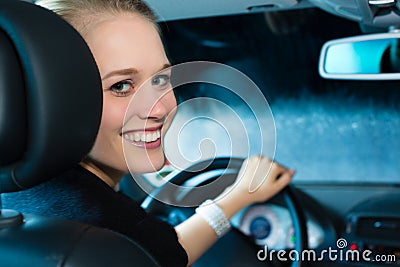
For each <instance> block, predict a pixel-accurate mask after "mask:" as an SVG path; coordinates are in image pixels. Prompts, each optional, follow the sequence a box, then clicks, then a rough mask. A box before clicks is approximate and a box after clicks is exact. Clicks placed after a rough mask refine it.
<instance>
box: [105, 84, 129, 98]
mask: <svg viewBox="0 0 400 267" xmlns="http://www.w3.org/2000/svg"><path fill="white" fill-rule="evenodd" d="M110 90H111V91H112V92H113V93H114V94H116V95H117V96H125V95H127V94H129V93H130V92H131V91H132V90H133V84H132V82H130V81H121V82H117V83H115V84H113V85H111V87H110Z"/></svg>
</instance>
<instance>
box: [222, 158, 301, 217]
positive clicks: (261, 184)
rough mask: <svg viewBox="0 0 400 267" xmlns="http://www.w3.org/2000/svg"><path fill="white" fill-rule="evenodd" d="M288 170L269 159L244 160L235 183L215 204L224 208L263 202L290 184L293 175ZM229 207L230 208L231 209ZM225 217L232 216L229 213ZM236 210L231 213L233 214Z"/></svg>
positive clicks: (292, 171) (292, 172)
mask: <svg viewBox="0 0 400 267" xmlns="http://www.w3.org/2000/svg"><path fill="white" fill-rule="evenodd" d="M294 173H295V172H294V170H290V169H288V168H286V167H284V166H282V165H280V164H278V163H276V162H274V161H272V160H271V159H269V158H266V157H262V156H253V157H250V158H248V159H246V160H245V161H244V162H243V164H242V167H241V169H240V171H239V174H238V177H237V178H236V180H235V182H234V183H233V184H232V185H231V186H230V187H228V188H227V189H226V190H225V191H224V192H223V193H222V194H221V195H220V196H219V197H218V198H217V202H218V203H219V204H220V205H222V206H224V207H227V206H231V205H232V204H233V205H232V206H236V207H238V206H240V207H245V206H247V205H250V204H253V203H257V202H264V201H266V200H268V199H270V198H271V197H273V196H274V195H276V194H277V193H278V192H279V191H281V190H282V189H283V188H284V187H285V186H286V185H288V184H289V183H290V181H291V180H292V177H293V175H294ZM232 206H231V207H232ZM230 210H231V209H230V208H228V211H227V213H228V214H227V215H228V216H230V215H233V214H231V212H229V211H230ZM235 212H237V210H235V211H233V213H235Z"/></svg>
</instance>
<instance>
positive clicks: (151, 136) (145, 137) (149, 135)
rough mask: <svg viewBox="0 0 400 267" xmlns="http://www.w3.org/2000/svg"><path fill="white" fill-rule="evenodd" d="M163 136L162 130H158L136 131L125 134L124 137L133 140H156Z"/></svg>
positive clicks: (147, 141)
mask: <svg viewBox="0 0 400 267" xmlns="http://www.w3.org/2000/svg"><path fill="white" fill-rule="evenodd" d="M160 137H161V131H160V130H157V131H155V132H153V133H147V134H145V133H142V134H140V133H134V134H124V138H125V139H127V140H130V141H132V142H146V143H149V142H154V141H156V140H157V139H159V138H160Z"/></svg>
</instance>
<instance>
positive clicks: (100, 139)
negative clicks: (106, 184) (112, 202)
mask: <svg viewBox="0 0 400 267" xmlns="http://www.w3.org/2000/svg"><path fill="white" fill-rule="evenodd" d="M110 16H111V15H110ZM85 40H86V42H87V43H88V45H89V47H90V49H91V51H92V53H93V55H94V57H95V59H96V62H97V65H98V67H99V71H100V76H101V79H102V86H103V96H104V98H103V115H102V120H101V125H100V129H99V133H98V136H97V139H96V142H95V145H94V147H93V149H92V151H91V152H90V154H89V159H90V160H92V161H93V162H94V163H95V164H97V165H101V167H102V168H103V170H104V169H105V170H109V171H111V172H113V173H115V172H117V173H118V172H119V173H121V174H123V173H126V172H128V171H129V170H130V171H131V172H133V173H144V172H152V171H155V170H157V169H160V168H161V167H162V166H163V164H164V152H163V149H162V144H161V140H162V137H163V135H164V134H165V131H166V130H167V128H168V126H169V124H170V121H171V119H172V117H173V115H174V112H175V108H176V99H175V96H174V94H173V91H172V90H171V84H170V80H169V79H170V71H169V70H168V69H167V68H168V67H169V66H170V65H169V61H168V58H167V56H166V54H165V51H164V47H163V44H162V42H161V39H160V36H159V34H158V31H157V29H156V27H155V25H154V24H153V23H152V22H150V21H148V20H146V19H145V18H143V17H141V16H140V15H135V14H132V13H120V14H118V15H112V16H111V17H110V19H106V20H104V21H102V22H101V23H99V24H97V25H95V26H94V27H93V28H92V29H91V30H90V31H89V32H88V33H87V34H86V35H85ZM160 71H161V72H160ZM139 88H140V89H139ZM126 161H127V163H128V164H127V163H126ZM128 166H129V169H128Z"/></svg>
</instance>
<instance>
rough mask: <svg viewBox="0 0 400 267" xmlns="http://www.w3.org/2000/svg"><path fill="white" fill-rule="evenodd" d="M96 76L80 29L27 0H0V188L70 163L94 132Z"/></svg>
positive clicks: (36, 179)
mask: <svg viewBox="0 0 400 267" xmlns="http://www.w3.org/2000/svg"><path fill="white" fill-rule="evenodd" d="M101 112H102V90H101V81H100V76H99V73H98V69H97V66H96V64H95V61H94V58H93V56H92V54H91V53H90V50H89V48H88V46H87V45H86V43H85V41H84V40H83V39H82V38H81V36H80V35H79V34H78V33H77V32H76V31H75V30H74V29H73V28H72V27H71V26H70V25H69V24H68V23H67V22H65V21H64V20H62V19H61V18H60V17H58V16H57V15H56V14H54V13H52V12H50V11H48V10H46V9H44V8H41V7H39V6H36V5H34V4H31V3H27V2H23V1H16V0H9V1H1V2H0V193H1V192H10V191H16V190H20V189H22V188H29V187H31V186H34V185H36V184H38V183H41V182H43V181H45V180H47V179H49V178H51V177H53V176H55V175H57V174H59V173H60V172H62V171H65V170H66V169H69V168H71V167H72V166H73V165H75V164H77V163H78V162H79V161H81V159H82V158H83V157H84V156H85V155H86V154H87V153H88V152H89V150H90V148H91V147H92V145H93V142H94V140H95V138H96V135H97V131H98V127H99V124H100V119H101Z"/></svg>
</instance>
